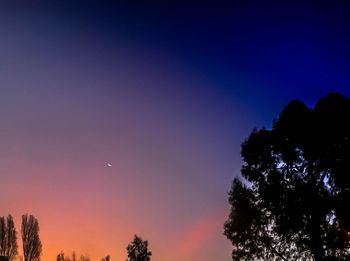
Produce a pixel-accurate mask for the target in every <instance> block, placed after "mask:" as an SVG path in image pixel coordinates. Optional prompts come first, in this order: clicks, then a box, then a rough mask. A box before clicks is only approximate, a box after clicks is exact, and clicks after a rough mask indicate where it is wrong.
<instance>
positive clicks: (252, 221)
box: [224, 93, 350, 261]
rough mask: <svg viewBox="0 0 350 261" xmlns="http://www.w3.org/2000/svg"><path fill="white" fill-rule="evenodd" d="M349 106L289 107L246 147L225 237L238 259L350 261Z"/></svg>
mask: <svg viewBox="0 0 350 261" xmlns="http://www.w3.org/2000/svg"><path fill="white" fill-rule="evenodd" d="M349 123H350V100H349V99H347V98H345V97H343V96H341V95H339V94H334V93H331V94H329V95H328V96H327V97H325V98H323V99H321V100H319V101H318V102H317V104H316V105H315V107H314V108H312V109H311V108H308V107H307V106H306V105H305V104H303V103H302V102H300V101H292V102H290V103H289V104H288V105H287V106H286V108H284V110H283V111H282V112H281V114H280V116H279V118H278V119H277V120H276V121H275V122H274V123H273V126H272V129H271V130H267V129H264V128H263V129H260V130H254V131H253V132H252V133H251V134H250V136H249V138H248V139H247V140H246V141H245V142H244V143H243V144H242V150H241V154H242V158H243V162H244V163H243V166H242V170H241V172H242V176H243V177H242V178H235V179H234V180H233V183H232V188H231V191H230V192H229V203H230V205H231V212H230V215H229V218H228V220H227V221H226V223H225V226H224V229H225V232H224V233H225V235H226V236H227V237H228V239H229V240H231V241H232V244H233V247H234V250H233V252H232V258H233V260H316V261H340V260H350V240H349V239H350V237H349V236H350V212H349V211H348V210H349V209H348V208H349V206H350V124H349Z"/></svg>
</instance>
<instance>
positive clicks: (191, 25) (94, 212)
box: [0, 0, 350, 261]
mask: <svg viewBox="0 0 350 261" xmlns="http://www.w3.org/2000/svg"><path fill="white" fill-rule="evenodd" d="M9 2H10V1H9ZM11 2H12V3H11V4H6V3H4V2H1V4H0V215H7V214H12V215H13V216H14V218H15V221H16V224H17V230H18V231H20V226H19V225H20V217H21V215H22V214H23V213H30V214H33V215H35V216H36V217H37V218H38V220H39V224H40V229H41V231H40V236H41V239H42V242H43V261H50V260H51V261H53V260H55V257H56V255H57V254H58V253H59V251H60V250H63V251H65V252H66V253H68V254H69V253H71V251H73V250H75V251H76V252H77V254H88V255H90V256H91V258H92V259H93V261H99V260H100V259H101V258H102V257H103V256H104V255H107V254H110V255H111V259H112V261H114V260H115V261H117V260H125V258H126V250H125V247H126V246H127V244H128V243H129V242H130V241H131V240H132V237H133V235H134V234H138V235H140V236H141V237H142V238H144V239H147V240H149V243H150V248H151V250H152V252H153V257H152V260H154V261H179V260H180V261H193V260H202V261H217V260H224V261H228V260H230V252H231V247H230V243H229V242H228V240H227V239H226V238H225V237H224V236H223V235H222V233H223V223H224V221H225V220H226V217H227V214H228V210H229V206H228V203H227V191H228V190H229V188H230V183H231V180H232V179H233V177H234V176H235V175H238V174H239V169H240V165H241V159H240V155H239V152H240V144H241V143H242V141H243V140H244V139H245V138H246V137H247V136H248V135H249V133H250V132H251V131H252V130H253V128H254V127H262V126H267V127H268V126H270V125H271V122H272V120H273V119H274V118H276V116H277V115H278V113H279V111H280V110H281V109H282V108H283V106H285V105H286V104H287V103H288V102H289V101H290V100H292V99H300V100H302V101H304V102H306V103H307V104H308V105H310V106H312V105H313V104H314V103H315V102H316V101H317V100H318V99H319V98H320V97H322V96H325V95H326V94H327V93H328V92H330V91H338V92H341V93H343V94H344V95H347V96H350V74H349V71H350V48H349V46H350V19H349V17H350V16H349V11H350V9H348V8H347V6H346V5H344V4H343V5H342V4H341V2H340V1H339V2H337V1H328V2H329V3H328V4H322V3H319V2H320V1H318V2H315V3H314V4H311V2H310V3H309V4H305V3H303V4H301V3H300V4H299V3H298V1H289V2H288V1H278V2H277V1H276V2H271V1H257V2H253V1H240V0H234V1H231V3H230V4H227V3H225V4H224V3H220V4H216V5H214V4H204V3H203V2H202V3H201V4H195V3H194V2H193V3H191V4H189V3H183V2H181V1H180V2H178V3H177V4H169V3H168V4H164V3H156V2H149V1H147V4H140V3H137V2H134V1H130V2H132V4H130V3H129V4H126V2H128V1H125V2H122V4H115V3H114V4H112V3H111V2H107V1H96V2H90V1H25V2H19V1H11ZM13 2H16V4H14V3H13ZM48 2H50V3H48ZM73 2H74V3H73ZM259 2H260V3H259ZM262 2H264V3H262ZM303 2H305V1H303ZM316 3H317V4H316ZM106 162H108V163H111V164H112V167H107V166H106Z"/></svg>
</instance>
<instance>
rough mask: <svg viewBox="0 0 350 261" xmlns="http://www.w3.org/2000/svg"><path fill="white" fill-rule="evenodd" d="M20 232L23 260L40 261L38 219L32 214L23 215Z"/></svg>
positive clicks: (40, 247) (40, 248)
mask: <svg viewBox="0 0 350 261" xmlns="http://www.w3.org/2000/svg"><path fill="white" fill-rule="evenodd" d="M21 232H22V241H23V255H24V261H40V256H41V251H42V245H41V241H40V238H39V223H38V220H37V219H36V218H35V217H33V216H32V215H30V216H28V214H25V215H23V216H22V229H21Z"/></svg>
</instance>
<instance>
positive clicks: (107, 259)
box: [101, 255, 111, 261]
mask: <svg viewBox="0 0 350 261" xmlns="http://www.w3.org/2000/svg"><path fill="white" fill-rule="evenodd" d="M110 259H111V257H110V256H109V255H107V256H105V257H103V258H102V259H101V261H109V260H110Z"/></svg>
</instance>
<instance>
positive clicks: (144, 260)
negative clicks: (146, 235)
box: [126, 235, 152, 261]
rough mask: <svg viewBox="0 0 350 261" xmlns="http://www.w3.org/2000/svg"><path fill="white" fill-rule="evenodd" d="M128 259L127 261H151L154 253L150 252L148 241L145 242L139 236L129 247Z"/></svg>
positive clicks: (135, 237)
mask: <svg viewBox="0 0 350 261" xmlns="http://www.w3.org/2000/svg"><path fill="white" fill-rule="evenodd" d="M126 250H127V251H128V259H126V261H150V260H151V255H152V253H151V252H150V251H149V250H148V241H147V240H145V241H143V240H142V239H141V238H140V237H138V236H137V235H135V236H134V240H133V241H132V242H131V243H130V244H129V245H128V246H127V248H126Z"/></svg>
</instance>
